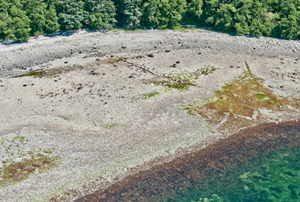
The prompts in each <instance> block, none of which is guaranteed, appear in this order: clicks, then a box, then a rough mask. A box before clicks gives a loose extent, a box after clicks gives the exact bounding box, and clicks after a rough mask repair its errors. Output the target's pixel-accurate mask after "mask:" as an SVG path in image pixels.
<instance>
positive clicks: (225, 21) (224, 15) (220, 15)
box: [215, 4, 236, 32]
mask: <svg viewBox="0 0 300 202" xmlns="http://www.w3.org/2000/svg"><path fill="white" fill-rule="evenodd" d="M235 13H236V8H235V7H234V6H233V5H232V4H223V5H222V6H221V7H220V8H219V9H218V10H217V12H216V15H217V19H216V23H215V25H216V26H217V28H218V29H219V30H224V31H225V32H233V31H234V25H235V23H234V19H233V18H234V15H235Z"/></svg>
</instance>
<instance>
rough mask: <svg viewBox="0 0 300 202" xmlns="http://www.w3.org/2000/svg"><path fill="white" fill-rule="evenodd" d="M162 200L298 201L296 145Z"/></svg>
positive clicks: (299, 183)
mask: <svg viewBox="0 0 300 202" xmlns="http://www.w3.org/2000/svg"><path fill="white" fill-rule="evenodd" d="M165 201H168V202H171V201H172V202H173V201H177V202H179V201H180V202H181V201H197V202H198V201H201V202H202V201H203V202H209V201H216V202H223V201H224V202H225V201H226V202H227V201H230V202H233V201H266V202H267V201H295V202H296V201H300V147H297V148H293V149H282V150H281V151H280V152H274V153H272V154H268V155H264V156H260V157H258V158H256V159H254V160H252V161H250V162H247V163H245V164H241V165H238V166H234V167H231V168H229V169H227V170H226V171H224V172H222V173H219V174H218V175H217V176H214V177H213V178H211V179H208V180H205V181H204V182H201V183H197V182H193V184H192V186H190V187H189V188H188V189H186V190H185V191H183V192H181V193H177V194H176V195H175V196H173V197H170V198H168V199H167V200H165Z"/></svg>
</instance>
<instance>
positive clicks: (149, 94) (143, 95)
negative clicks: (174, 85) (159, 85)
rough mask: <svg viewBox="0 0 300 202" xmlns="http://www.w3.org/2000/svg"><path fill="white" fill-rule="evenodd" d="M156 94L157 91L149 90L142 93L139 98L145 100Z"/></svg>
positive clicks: (157, 93)
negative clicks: (149, 91)
mask: <svg viewBox="0 0 300 202" xmlns="http://www.w3.org/2000/svg"><path fill="white" fill-rule="evenodd" d="M157 95H159V92H157V91H154V92H151V93H147V94H142V95H141V97H140V99H143V100H146V99H149V98H151V97H155V96H157Z"/></svg>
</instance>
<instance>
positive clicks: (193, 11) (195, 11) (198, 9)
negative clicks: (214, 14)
mask: <svg viewBox="0 0 300 202" xmlns="http://www.w3.org/2000/svg"><path fill="white" fill-rule="evenodd" d="M202 6H203V0H191V1H190V2H189V3H188V4H187V9H186V12H185V14H184V17H183V19H182V21H183V23H184V24H200V23H201V21H200V17H201V15H202V13H203V10H202Z"/></svg>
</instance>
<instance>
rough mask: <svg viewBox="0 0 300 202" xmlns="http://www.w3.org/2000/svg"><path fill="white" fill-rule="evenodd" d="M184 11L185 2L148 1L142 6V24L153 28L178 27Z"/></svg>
mask: <svg viewBox="0 0 300 202" xmlns="http://www.w3.org/2000/svg"><path fill="white" fill-rule="evenodd" d="M185 10H186V1H185V0H153V1H152V0H150V1H148V2H145V4H144V16H143V24H144V25H146V26H148V27H154V28H167V27H168V28H173V27H175V26H177V25H180V21H181V19H182V17H183V15H184V13H185Z"/></svg>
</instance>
